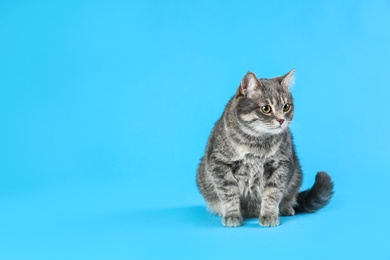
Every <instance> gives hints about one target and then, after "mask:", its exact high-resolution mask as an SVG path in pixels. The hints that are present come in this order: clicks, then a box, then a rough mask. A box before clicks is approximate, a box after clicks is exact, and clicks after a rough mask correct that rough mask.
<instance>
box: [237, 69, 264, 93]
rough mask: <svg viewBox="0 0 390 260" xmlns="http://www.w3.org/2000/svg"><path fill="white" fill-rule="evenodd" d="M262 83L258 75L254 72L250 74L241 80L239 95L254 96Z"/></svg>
mask: <svg viewBox="0 0 390 260" xmlns="http://www.w3.org/2000/svg"><path fill="white" fill-rule="evenodd" d="M260 84H261V83H260V81H259V80H258V79H257V77H256V75H255V74H254V73H253V72H248V73H247V74H246V75H245V76H244V78H243V79H242V80H241V84H240V87H239V88H238V91H237V92H238V93H237V94H239V95H241V96H249V97H250V96H252V94H253V93H254V91H255V90H256V88H258V87H259V86H260Z"/></svg>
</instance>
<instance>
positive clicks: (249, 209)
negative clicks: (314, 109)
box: [196, 70, 333, 227]
mask: <svg viewBox="0 0 390 260" xmlns="http://www.w3.org/2000/svg"><path fill="white" fill-rule="evenodd" d="M294 72H295V70H292V71H291V72H289V73H287V74H286V75H285V76H281V77H276V78H272V79H258V78H257V77H256V76H255V74H253V73H251V72H248V73H247V74H246V75H245V77H244V78H243V79H242V82H241V84H240V86H239V88H238V90H237V92H236V94H235V95H234V96H233V97H232V98H231V99H230V101H229V103H228V104H227V106H226V108H225V111H224V113H223V115H222V117H221V118H220V119H219V120H218V121H217V123H216V124H215V126H214V129H213V131H212V133H211V135H210V137H209V140H208V144H207V148H206V153H205V155H204V157H202V159H201V162H200V164H199V167H198V173H197V178H196V179H197V184H198V187H199V190H200V192H201V194H202V195H203V196H204V198H205V200H206V202H207V205H208V208H209V210H210V211H211V212H213V213H216V214H218V215H220V216H222V224H223V225H225V226H228V227H237V226H240V225H242V223H243V217H258V218H259V222H260V225H262V226H267V227H273V226H278V225H279V214H280V215H282V216H291V215H294V214H295V212H314V211H317V210H318V209H320V208H322V207H324V206H325V205H326V204H328V202H329V200H330V199H331V197H332V195H333V182H332V181H331V178H330V176H329V175H328V174H327V173H326V172H319V173H317V176H316V180H315V183H314V185H313V187H312V188H311V189H308V190H306V191H303V192H300V193H299V188H300V186H301V183H302V172H301V167H300V164H299V161H298V158H297V155H296V153H295V148H294V144H293V140H292V136H291V132H290V130H289V123H290V122H291V121H292V119H293V115H294V102H293V98H292V96H291V93H290V91H289V88H290V86H291V85H292V81H293V75H294Z"/></svg>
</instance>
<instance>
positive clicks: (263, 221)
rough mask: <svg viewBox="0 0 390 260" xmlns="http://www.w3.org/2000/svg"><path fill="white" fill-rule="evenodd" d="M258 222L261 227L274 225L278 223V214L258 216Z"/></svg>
mask: <svg viewBox="0 0 390 260" xmlns="http://www.w3.org/2000/svg"><path fill="white" fill-rule="evenodd" d="M259 222H260V226H263V227H276V226H279V223H280V222H279V217H278V216H260V219H259Z"/></svg>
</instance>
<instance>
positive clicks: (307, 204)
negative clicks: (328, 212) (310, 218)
mask: <svg viewBox="0 0 390 260" xmlns="http://www.w3.org/2000/svg"><path fill="white" fill-rule="evenodd" d="M333 187H334V184H333V182H332V180H331V179H330V176H329V175H328V174H327V173H326V172H318V173H317V176H316V181H315V182H314V185H313V187H311V189H308V190H305V191H302V192H300V193H299V194H298V199H297V202H298V205H296V206H295V208H294V209H295V211H296V212H297V213H299V212H315V211H317V210H319V209H321V208H323V207H325V206H326V205H327V204H328V203H329V201H330V199H331V198H332V196H333V193H334V191H333Z"/></svg>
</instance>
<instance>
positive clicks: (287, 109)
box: [283, 103, 291, 113]
mask: <svg viewBox="0 0 390 260" xmlns="http://www.w3.org/2000/svg"><path fill="white" fill-rule="evenodd" d="M290 110H291V105H290V104H288V103H287V104H285V105H284V106H283V112H285V113H287V112H288V111H290Z"/></svg>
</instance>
